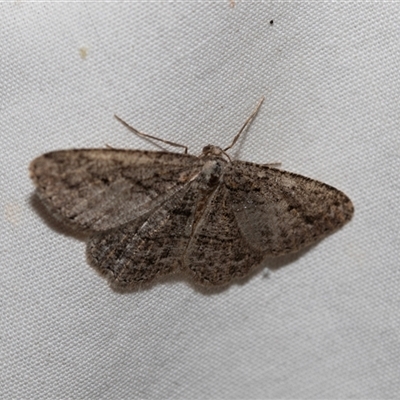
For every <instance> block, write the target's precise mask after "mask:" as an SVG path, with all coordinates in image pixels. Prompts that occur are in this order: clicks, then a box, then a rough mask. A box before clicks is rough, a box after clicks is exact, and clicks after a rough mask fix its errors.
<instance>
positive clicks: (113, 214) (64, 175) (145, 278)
mask: <svg viewBox="0 0 400 400" xmlns="http://www.w3.org/2000/svg"><path fill="white" fill-rule="evenodd" d="M261 102H262V100H261V101H260V103H259V105H258V106H257V109H256V110H255V111H254V112H253V113H252V115H251V116H250V117H249V118H248V120H247V121H246V123H245V124H244V125H243V127H242V129H241V130H240V131H239V133H238V134H237V135H236V136H235V138H234V140H233V142H232V144H231V145H230V146H229V147H227V148H226V149H224V150H222V149H221V148H220V147H217V146H212V145H208V146H206V147H204V149H203V152H202V154H201V155H200V156H199V157H197V156H193V155H190V154H186V151H185V154H182V153H172V152H164V151H141V150H119V149H111V148H106V149H79V150H61V151H54V152H51V153H47V154H44V155H42V156H40V157H38V158H36V159H35V160H33V161H32V163H31V164H30V175H31V178H32V179H33V181H34V183H35V185H36V187H37V194H38V195H39V197H40V199H41V200H42V201H43V203H44V204H45V205H46V206H47V208H48V209H49V210H50V211H51V213H52V214H54V215H55V216H56V217H59V218H60V219H61V220H62V221H64V222H66V223H68V224H69V225H71V226H73V227H75V228H76V229H78V230H82V231H85V232H87V234H88V243H87V254H88V259H89V261H90V263H91V264H92V265H93V266H94V267H95V268H96V269H98V270H99V271H100V272H101V273H103V274H105V275H106V276H107V277H108V279H109V281H110V282H111V284H112V285H113V286H115V287H119V288H129V287H134V286H136V285H138V284H140V283H147V282H150V281H152V280H153V279H154V278H156V277H157V276H160V275H164V274H168V273H172V272H176V271H184V272H187V273H189V274H190V275H192V277H193V278H194V279H195V281H197V282H199V283H201V284H204V285H225V284H228V283H229V282H230V281H231V280H232V279H233V278H237V277H243V276H245V275H247V274H248V273H249V271H250V270H251V269H252V268H253V267H254V266H257V265H258V264H260V263H261V261H262V260H263V259H264V258H265V257H266V256H279V255H282V254H286V253H291V252H295V251H298V250H300V249H302V248H304V247H306V246H309V245H311V244H312V243H314V242H316V241H318V240H319V239H321V238H322V237H324V236H325V235H326V234H328V233H331V232H332V231H334V230H336V229H337V228H340V227H341V226H342V225H344V224H345V223H346V222H347V221H349V220H350V219H351V217H352V215H353V210H354V209H353V205H352V203H351V201H350V199H349V198H348V197H347V196H346V195H345V194H344V193H342V192H341V191H339V190H337V189H335V188H333V187H332V186H329V185H326V184H325V183H322V182H318V181H315V180H313V179H310V178H306V177H304V176H301V175H297V174H294V173H291V172H287V171H282V170H280V169H277V168H273V167H271V165H268V164H266V165H260V164H253V163H250V162H245V161H232V160H231V159H230V158H229V156H228V155H227V153H226V151H227V150H228V149H230V148H231V147H232V146H233V145H234V144H235V143H236V141H237V139H238V137H239V136H240V134H241V133H242V132H243V130H244V129H245V128H246V127H247V126H248V125H249V123H250V121H251V120H252V119H253V118H254V116H255V114H256V112H257V111H258V108H259V107H260V105H261ZM117 118H118V117H117ZM118 119H119V118H118ZM130 129H132V130H133V128H130ZM139 134H140V133H139ZM141 136H148V137H151V136H149V135H145V134H141ZM151 138H153V137H151ZM164 142H166V143H169V144H172V145H175V144H174V143H171V142H167V141H164ZM177 146H180V145H177ZM180 147H185V146H180ZM185 149H186V148H185ZM186 150H187V149H186Z"/></svg>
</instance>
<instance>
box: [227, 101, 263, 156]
mask: <svg viewBox="0 0 400 400" xmlns="http://www.w3.org/2000/svg"><path fill="white" fill-rule="evenodd" d="M264 99H265V97H264V96H263V97H261V99H260V101H259V102H258V104H257V106H256V108H255V109H254V111H253V112H252V113H251V115H250V117H249V118H247V119H246V122H245V123H244V124H243V126H242V127H241V128H240V131H239V132H238V133H237V135H236V136H235V137H234V138H233V140H232V143H231V144H230V145H229V146H228V147H227V148H226V149H224V151H227V150H229V149H231V148H232V147H233V146H234V145H235V144H236V142H237V140H238V139H239V137H240V135H241V134H242V133H243V132H244V131H245V130H246V128H247V127H248V126H249V125H250V123H251V122H252V121H253V119H254V117H255V116H256V115H257V113H258V110H259V109H260V107H261V104H262V103H263V101H264Z"/></svg>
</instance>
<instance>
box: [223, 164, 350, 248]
mask: <svg viewBox="0 0 400 400" xmlns="http://www.w3.org/2000/svg"><path fill="white" fill-rule="evenodd" d="M224 184H225V187H226V189H227V192H228V193H229V195H228V199H229V200H228V201H229V203H230V204H231V207H232V210H233V213H234V216H235V219H236V221H237V223H238V225H239V229H240V232H241V234H242V236H243V237H244V239H245V240H246V241H247V243H248V244H249V246H251V247H253V248H254V249H258V250H260V251H262V252H264V254H265V255H281V254H285V253H289V252H293V251H297V250H299V249H301V248H303V247H305V246H308V245H310V244H312V243H313V242H315V241H317V240H318V239H320V238H321V237H323V236H325V235H326V234H328V233H330V232H332V231H334V230H336V229H338V228H340V227H341V226H342V225H344V224H345V223H346V222H347V221H349V220H350V219H351V217H352V215H353V211H354V209H353V205H352V203H351V201H350V199H349V198H348V197H347V196H346V195H345V194H344V193H342V192H341V191H339V190H337V189H335V188H333V187H332V186H329V185H326V184H324V183H322V182H318V181H316V180H313V179H309V178H306V177H304V176H301V175H297V174H293V173H291V172H287V171H281V170H279V169H275V168H271V167H268V166H266V165H257V164H252V163H246V162H243V161H235V162H233V163H232V164H230V165H229V166H228V167H227V169H226V171H225V174H224Z"/></svg>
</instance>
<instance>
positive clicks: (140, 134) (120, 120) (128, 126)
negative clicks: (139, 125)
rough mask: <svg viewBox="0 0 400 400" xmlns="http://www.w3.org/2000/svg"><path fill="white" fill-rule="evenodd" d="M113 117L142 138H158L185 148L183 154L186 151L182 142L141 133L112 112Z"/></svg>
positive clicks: (185, 147) (186, 148) (171, 144)
mask: <svg viewBox="0 0 400 400" xmlns="http://www.w3.org/2000/svg"><path fill="white" fill-rule="evenodd" d="M114 117H115V118H116V119H117V120H118V121H119V122H121V124H123V125H125V126H126V127H127V128H128V129H129V130H130V131H132V132H133V133H134V134H135V135H138V136H140V137H143V138H148V139H153V140H159V141H160V142H163V143H166V144H169V145H170V146H174V147H180V148H182V149H185V154H187V153H188V147H187V146H184V145H183V144H179V143H175V142H170V141H169V140H165V139H161V138H158V137H155V136H151V135H148V134H147V133H143V132H140V131H138V130H137V129H136V128H134V127H133V126H130V125H129V124H128V123H126V122H125V121H124V120H123V119H122V118H120V117H118V115H116V114H114Z"/></svg>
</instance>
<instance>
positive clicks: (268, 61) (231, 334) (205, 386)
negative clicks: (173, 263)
mask: <svg viewBox="0 0 400 400" xmlns="http://www.w3.org/2000/svg"><path fill="white" fill-rule="evenodd" d="M272 19H273V21H274V24H273V26H271V25H270V23H269V21H270V20H272ZM399 26H400V5H399V3H391V4H390V3H383V2H382V3H365V4H361V3H344V2H342V3H327V2H324V3H322V2H319V3H318V4H314V3H290V2H262V3H261V2H253V3H250V2H243V1H237V2H236V6H235V7H231V6H230V3H229V0H226V1H225V0H224V1H219V2H204V3H191V2H187V3H168V2H159V3H154V2H153V3H150V2H147V3H144V2H139V3H123V4H116V3H114V4H113V3H103V4H99V3H98V4H93V3H69V4H65V3H64V4H54V3H53V4H50V3H42V4H29V3H25V2H18V1H17V2H13V3H9V4H2V5H1V6H0V34H1V40H0V60H1V64H0V132H1V133H0V135H1V157H0V168H1V174H2V179H1V181H0V182H1V183H0V201H1V214H0V216H1V217H0V218H1V236H0V255H1V261H0V271H1V280H0V285H1V290H0V301H1V304H0V306H1V308H0V310H1V311H0V312H1V322H0V338H1V339H0V340H1V345H0V363H1V369H0V391H1V393H2V397H4V398H11V397H14V398H67V397H68V398H107V399H117V398H139V397H140V398H149V399H160V398H223V399H226V398H282V399H284V398H307V399H317V398H358V399H359V398H370V399H378V398H380V399H382V398H394V397H397V396H398V394H399V390H400V319H399V317H400V274H399V270H400V268H399V267H400V266H399V256H400V242H399V228H400V222H399V221H400V215H399V201H400V184H399V168H400V139H399V137H400V136H399V132H400V107H399V104H400V79H399V70H400V36H399ZM262 95H264V96H265V98H266V100H265V103H264V105H263V107H262V109H261V110H260V113H259V115H258V117H257V119H256V120H255V121H254V123H253V124H252V126H251V128H250V130H249V131H248V133H247V134H246V135H245V137H243V138H242V140H241V141H240V143H239V144H238V145H237V146H236V148H235V149H234V150H233V151H232V152H231V154H232V155H233V156H234V157H237V158H240V159H242V160H248V161H253V162H259V163H267V162H274V161H280V162H282V168H284V169H287V170H290V171H293V172H297V173H299V174H302V175H306V176H309V177H312V178H315V179H318V180H321V181H323V182H326V183H328V184H331V185H333V186H335V187H337V188H339V189H341V190H343V191H344V192H345V193H346V194H347V195H348V196H349V197H350V198H351V199H352V200H353V202H354V205H355V210H356V211H355V216H354V219H353V220H352V221H351V223H349V224H348V225H346V226H345V227H344V228H343V229H342V230H340V231H338V232H337V233H335V234H333V235H331V236H330V237H328V238H326V239H325V240H323V241H322V242H321V243H319V244H318V245H317V246H315V247H312V248H311V249H310V250H309V251H305V252H302V253H301V254H300V255H298V256H291V257H285V258H284V259H283V260H272V261H271V260H267V261H266V262H265V263H264V265H263V266H262V267H261V268H258V269H257V270H256V271H254V273H253V274H252V275H251V276H250V277H249V279H247V280H245V281H244V282H241V283H236V284H233V285H232V286H230V287H229V288H228V289H226V290H220V291H215V292H207V291H205V290H201V289H198V288H196V287H194V286H193V285H192V284H190V283H189V282H188V281H187V280H186V279H185V278H182V277H173V278H167V279H165V280H164V281H163V282H161V283H158V284H156V285H154V286H152V287H151V288H150V289H148V290H142V291H139V292H133V293H130V294H120V293H117V292H115V291H113V290H111V289H110V288H109V287H108V285H107V283H106V281H105V280H104V279H103V278H102V277H100V276H99V275H98V274H97V273H96V271H95V270H94V269H92V268H91V267H90V266H89V265H88V264H87V262H86V259H85V243H84V241H83V240H81V239H80V238H79V237H76V236H74V235H71V234H70V233H69V232H67V231H64V230H63V228H62V225H59V224H56V223H54V221H53V220H52V218H51V217H50V216H49V215H48V214H47V212H46V211H45V210H44V209H43V207H42V206H41V204H40V203H39V202H38V201H37V200H36V198H35V196H34V195H33V192H34V188H33V185H32V182H31V181H30V179H29V176H28V171H27V168H28V165H29V162H30V161H31V160H32V159H33V158H34V157H36V156H38V155H40V154H42V153H44V152H47V151H51V150H56V149H67V148H73V147H75V148H80V147H104V146H105V145H106V144H109V145H111V146H113V147H130V148H139V149H156V147H155V146H154V145H152V144H151V143H150V142H148V141H145V140H143V139H140V138H138V137H135V136H134V135H133V134H132V133H130V132H129V131H127V130H126V129H125V128H124V127H123V126H122V125H121V124H119V123H118V122H117V121H116V120H115V119H114V118H113V115H114V113H118V114H119V115H120V116H121V117H122V118H124V119H125V120H126V121H127V122H129V123H130V124H132V125H133V126H135V127H137V128H138V129H140V130H142V131H144V132H148V133H151V134H153V135H156V136H159V137H162V138H165V139H168V140H172V141H176V142H179V143H183V144H187V145H188V146H189V148H190V151H191V152H192V153H193V154H198V153H199V152H200V151H201V148H202V147H203V146H204V145H206V144H208V143H211V144H216V145H221V146H226V145H227V144H229V143H230V141H231V139H232V137H233V136H234V135H235V134H236V133H237V131H238V129H239V128H240V126H241V125H242V123H243V121H244V120H245V119H246V117H247V116H248V115H249V113H250V112H251V110H252V109H253V107H254V106H255V104H256V102H257V101H258V99H259V98H260V97H261V96H262ZM165 147H166V148H168V146H165ZM168 149H170V148H168ZM171 150H173V149H171ZM268 267H270V268H272V271H271V272H270V273H268Z"/></svg>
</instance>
